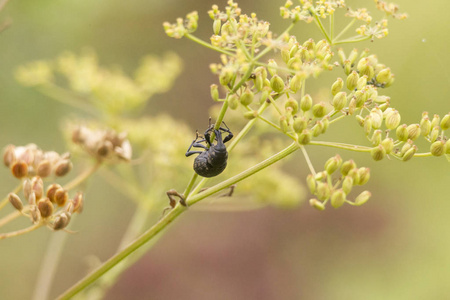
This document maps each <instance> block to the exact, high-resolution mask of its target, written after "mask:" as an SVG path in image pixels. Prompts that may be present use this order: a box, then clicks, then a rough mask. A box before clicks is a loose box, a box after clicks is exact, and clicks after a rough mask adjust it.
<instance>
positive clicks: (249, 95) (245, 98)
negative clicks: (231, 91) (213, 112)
mask: <svg viewBox="0 0 450 300" xmlns="http://www.w3.org/2000/svg"><path fill="white" fill-rule="evenodd" d="M254 96H255V95H254V94H253V92H252V91H251V90H249V89H246V90H245V92H243V93H242V94H241V98H240V99H239V101H240V102H241V104H242V105H244V106H248V105H250V104H251V103H252V102H253V98H254Z"/></svg>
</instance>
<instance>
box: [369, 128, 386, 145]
mask: <svg viewBox="0 0 450 300" xmlns="http://www.w3.org/2000/svg"><path fill="white" fill-rule="evenodd" d="M382 134H383V131H381V130H379V129H378V130H375V131H374V132H373V134H372V137H371V139H370V140H371V141H372V145H374V146H378V145H379V144H381V136H382Z"/></svg>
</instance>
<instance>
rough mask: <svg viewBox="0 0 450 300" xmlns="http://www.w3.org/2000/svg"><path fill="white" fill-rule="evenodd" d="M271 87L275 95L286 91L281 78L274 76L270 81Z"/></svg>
mask: <svg viewBox="0 0 450 300" xmlns="http://www.w3.org/2000/svg"><path fill="white" fill-rule="evenodd" d="M270 87H271V88H272V90H273V91H274V92H275V93H281V92H282V91H283V90H284V81H283V79H281V77H280V76H278V75H274V76H272V79H270Z"/></svg>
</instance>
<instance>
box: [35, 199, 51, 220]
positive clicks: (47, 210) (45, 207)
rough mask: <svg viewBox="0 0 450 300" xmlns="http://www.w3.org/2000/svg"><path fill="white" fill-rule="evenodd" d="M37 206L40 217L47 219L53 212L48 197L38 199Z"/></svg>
mask: <svg viewBox="0 0 450 300" xmlns="http://www.w3.org/2000/svg"><path fill="white" fill-rule="evenodd" d="M37 206H38V209H39V212H40V213H41V217H42V218H44V219H47V218H48V217H50V216H51V215H52V214H53V210H54V208H53V204H52V202H51V201H50V200H49V199H48V198H43V199H41V200H39V201H38V203H37Z"/></svg>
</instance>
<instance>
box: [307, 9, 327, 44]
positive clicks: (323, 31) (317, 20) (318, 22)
mask: <svg viewBox="0 0 450 300" xmlns="http://www.w3.org/2000/svg"><path fill="white" fill-rule="evenodd" d="M309 11H310V12H311V14H312V15H313V17H314V20H315V21H316V25H317V26H318V27H319V29H320V31H321V32H322V34H323V35H324V36H325V38H326V40H327V41H328V43H330V44H332V42H331V39H330V36H329V35H328V33H327V31H326V30H325V27H323V24H322V21H321V20H320V18H319V16H318V15H317V14H316V12H315V11H314V9H313V7H310V8H309Z"/></svg>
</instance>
